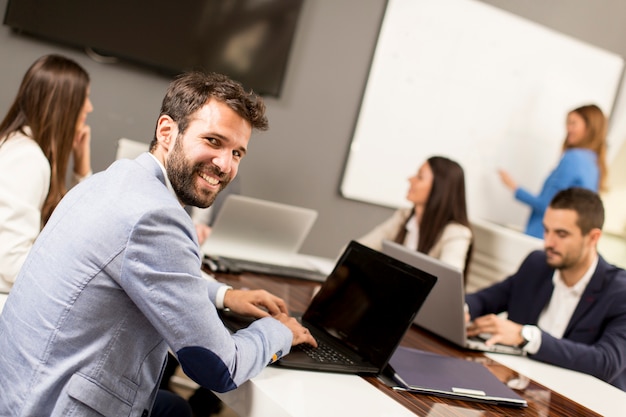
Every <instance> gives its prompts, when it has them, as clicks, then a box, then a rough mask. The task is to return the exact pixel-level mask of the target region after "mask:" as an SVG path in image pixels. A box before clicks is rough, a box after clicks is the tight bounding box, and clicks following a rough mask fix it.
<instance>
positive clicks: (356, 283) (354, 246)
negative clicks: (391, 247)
mask: <svg viewBox="0 0 626 417" xmlns="http://www.w3.org/2000/svg"><path fill="white" fill-rule="evenodd" d="M436 280H437V279H436V278H435V277H434V276H433V275H430V274H428V273H426V272H423V271H420V270H419V269H417V268H414V267H412V266H409V265H407V264H405V263H403V262H400V261H398V260H396V259H394V258H391V257H389V256H387V255H385V254H383V253H380V252H378V251H375V250H372V249H370V248H367V247H365V246H363V245H361V244H358V243H357V242H354V241H353V242H350V244H349V245H348V247H347V249H346V250H345V252H344V253H343V255H342V256H341V258H340V259H339V261H338V262H337V264H336V266H335V269H334V270H333V272H332V273H331V274H330V276H329V277H328V278H327V280H326V282H325V284H324V285H323V286H322V289H321V290H320V291H319V292H318V294H317V295H316V296H315V298H314V299H313V300H312V302H311V304H310V305H309V308H308V309H307V311H306V312H305V313H304V315H303V317H302V319H303V322H304V323H305V324H306V325H313V326H315V327H317V328H320V329H324V330H326V331H327V332H328V333H330V334H332V335H333V336H335V337H336V338H337V339H340V340H342V341H343V342H344V343H345V344H347V345H348V346H350V347H351V348H352V349H354V350H355V351H357V352H359V353H360V355H361V356H363V357H364V358H366V359H367V360H369V361H370V362H371V363H372V364H373V365H376V366H384V365H385V364H386V363H387V361H388V360H389V357H390V356H391V354H392V353H393V351H394V350H395V348H396V347H397V345H398V344H399V343H400V340H401V339H402V336H403V335H404V333H405V332H406V330H407V329H408V328H409V326H410V325H411V322H412V321H413V319H414V318H415V315H416V314H417V312H418V310H419V308H420V307H421V305H422V304H423V302H424V300H425V299H426V297H427V295H428V294H429V292H430V290H431V289H432V288H433V286H434V285H435V282H436Z"/></svg>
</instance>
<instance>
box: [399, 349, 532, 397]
mask: <svg viewBox="0 0 626 417" xmlns="http://www.w3.org/2000/svg"><path fill="white" fill-rule="evenodd" d="M389 369H390V370H391V372H392V373H393V378H394V380H395V382H396V385H395V387H396V389H402V390H406V391H411V392H416V393H420V394H428V395H435V396H440V397H446V398H455V399H461V400H469V401H478V402H484V403H490V404H496V405H506V406H514V407H526V406H528V404H527V402H526V400H525V399H524V398H522V397H520V396H519V395H518V394H516V393H515V392H514V391H513V390H512V389H511V388H509V387H508V386H506V385H505V384H504V383H503V382H501V381H500V380H499V379H498V378H497V377H496V376H495V375H494V374H492V373H491V371H489V369H487V368H486V367H485V366H484V365H483V364H481V363H478V362H472V361H468V360H465V359H461V358H454V357H449V356H444V355H439V354H436V353H431V352H425V351H422V350H417V349H411V348H407V347H404V346H400V347H398V349H396V351H395V352H394V354H393V356H392V357H391V359H390V360H389Z"/></svg>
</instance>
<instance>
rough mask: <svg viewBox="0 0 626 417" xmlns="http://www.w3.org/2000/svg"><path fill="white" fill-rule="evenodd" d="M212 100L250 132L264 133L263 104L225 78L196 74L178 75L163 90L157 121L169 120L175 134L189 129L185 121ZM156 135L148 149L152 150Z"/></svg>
mask: <svg viewBox="0 0 626 417" xmlns="http://www.w3.org/2000/svg"><path fill="white" fill-rule="evenodd" d="M212 98H214V99H216V100H218V101H220V102H222V103H224V104H226V105H227V106H228V107H230V108H231V109H232V110H234V111H235V112H236V113H237V114H238V115H239V116H241V117H242V118H243V119H244V120H246V121H247V122H248V123H250V125H251V127H252V129H257V130H267V128H268V122H267V118H266V117H265V103H264V102H263V99H262V98H261V97H259V96H257V95H256V94H255V93H254V92H253V91H246V90H245V89H244V88H243V86H242V85H241V84H240V83H239V82H237V81H234V80H232V79H230V78H228V77H227V76H226V75H222V74H216V73H204V72H199V71H192V72H187V73H184V74H181V75H179V76H178V77H176V79H174V81H172V82H171V83H170V85H169V87H168V89H167V92H166V94H165V97H164V98H163V103H162V104H161V112H160V113H159V117H161V116H163V115H167V116H170V117H171V118H172V120H174V121H175V122H176V123H177V124H178V131H179V133H181V134H182V133H184V132H185V130H186V129H187V126H188V125H189V117H190V116H191V115H192V114H193V113H195V112H196V111H198V110H199V109H200V108H201V107H202V106H204V105H205V104H206V103H207V102H208V101H209V100H210V99H212ZM156 142H157V141H156V132H155V136H154V138H153V139H152V143H151V144H150V148H151V149H152V148H154V147H155V146H156Z"/></svg>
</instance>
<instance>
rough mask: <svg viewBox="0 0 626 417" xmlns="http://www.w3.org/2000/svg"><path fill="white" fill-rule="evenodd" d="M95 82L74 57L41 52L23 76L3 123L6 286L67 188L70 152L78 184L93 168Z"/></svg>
mask: <svg viewBox="0 0 626 417" xmlns="http://www.w3.org/2000/svg"><path fill="white" fill-rule="evenodd" d="M89 82H90V81H89V75H88V74H87V72H86V71H85V70H84V69H83V68H82V67H81V66H80V65H78V64H77V63H76V62H74V61H72V60H70V59H68V58H65V57H62V56H59V55H46V56H43V57H41V58H39V59H38V60H37V61H35V62H34V63H33V64H32V65H31V67H30V68H29V69H28V71H27V72H26V74H25V75H24V78H23V80H22V83H21V85H20V87H19V90H18V93H17V96H16V97H15V100H14V101H13V104H12V105H11V108H10V109H9V111H8V113H7V114H6V116H5V117H4V119H3V120H2V122H1V123H0V291H5V292H6V291H8V290H10V289H11V286H12V285H13V282H14V280H15V277H16V276H17V273H18V271H19V269H20V267H21V266H22V264H23V263H24V259H25V258H26V255H27V254H28V252H29V250H30V248H31V247H32V245H33V242H34V241H35V238H36V237H37V236H38V235H39V232H40V231H41V228H42V227H43V225H45V223H46V222H47V220H48V218H49V217H50V214H51V213H52V211H53V210H54V208H55V207H56V205H57V204H58V202H59V201H60V200H61V197H63V195H64V194H65V193H66V191H67V188H66V185H65V181H66V171H67V167H68V164H69V159H70V155H72V157H73V162H74V180H75V181H76V182H78V181H80V180H81V179H83V178H85V177H87V176H88V175H90V174H91V157H90V140H91V130H90V127H89V125H87V124H85V121H86V118H87V114H88V113H90V112H91V111H92V110H93V106H92V104H91V101H90V99H89Z"/></svg>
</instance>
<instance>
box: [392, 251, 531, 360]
mask: <svg viewBox="0 0 626 417" xmlns="http://www.w3.org/2000/svg"><path fill="white" fill-rule="evenodd" d="M383 253H385V254H387V255H389V256H391V257H393V258H396V259H398V260H400V261H402V262H406V263H407V264H409V265H412V266H414V267H415V268H417V269H419V270H422V271H425V272H428V273H429V274H432V275H435V276H436V277H437V278H438V279H437V284H436V285H435V287H434V288H433V290H432V292H431V294H430V296H429V297H428V299H427V300H426V302H425V303H424V305H423V306H422V308H421V310H420V312H419V314H418V315H417V316H416V317H415V321H414V322H415V324H417V325H418V326H420V327H422V328H424V329H426V330H428V331H430V332H432V333H434V334H436V335H438V336H440V337H442V338H444V339H446V340H448V341H450V342H452V343H454V344H456V345H458V346H461V347H464V348H468V349H472V350H478V351H483V352H497V353H508V354H512V355H523V354H524V351H523V350H522V349H520V348H518V347H516V346H508V345H501V344H495V345H490V346H488V345H487V344H486V343H485V341H486V340H487V338H488V335H484V336H483V337H480V336H476V337H467V333H466V330H465V328H466V324H465V291H464V289H463V272H462V271H461V270H459V269H457V268H455V267H453V266H451V265H448V264H446V263H445V262H442V261H440V260H438V259H435V258H433V257H431V256H428V255H426V254H424V253H421V252H418V251H415V250H412V249H409V248H407V247H405V246H403V245H401V244H399V243H396V242H392V241H388V240H385V241H383Z"/></svg>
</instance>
